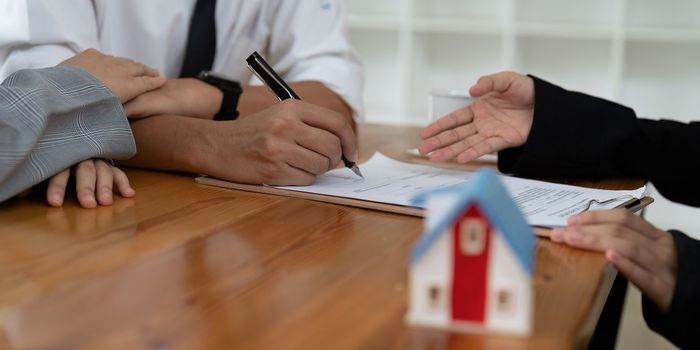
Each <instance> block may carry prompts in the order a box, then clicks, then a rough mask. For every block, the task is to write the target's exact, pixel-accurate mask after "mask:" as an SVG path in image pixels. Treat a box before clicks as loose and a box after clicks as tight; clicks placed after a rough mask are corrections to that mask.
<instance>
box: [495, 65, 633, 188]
mask: <svg viewBox="0 0 700 350" xmlns="http://www.w3.org/2000/svg"><path fill="white" fill-rule="evenodd" d="M530 78H532V79H533V81H534V86H535V110H534V119H533V123H532V128H531V129H530V134H529V135H528V140H527V142H526V143H525V145H523V146H521V147H518V148H513V149H507V150H503V151H501V152H499V154H498V157H499V161H498V166H499V169H500V170H501V171H502V172H504V173H516V174H519V175H526V176H567V177H587V178H602V177H618V176H622V174H621V173H620V171H619V169H617V168H616V167H619V165H618V164H617V163H615V159H614V156H613V154H616V152H615V151H616V150H617V149H619V148H621V147H625V148H626V147H629V145H628V143H629V140H630V139H631V136H630V135H635V134H636V132H635V130H636V116H635V114H634V111H633V110H631V109H630V108H627V107H625V106H622V105H619V104H616V103H613V102H610V101H607V100H604V99H600V98H597V97H593V96H589V95H585V94H582V93H577V92H571V91H567V90H564V89H562V88H561V87H558V86H556V85H553V84H550V83H548V82H546V81H544V80H541V79H539V78H537V77H534V76H530Z"/></svg>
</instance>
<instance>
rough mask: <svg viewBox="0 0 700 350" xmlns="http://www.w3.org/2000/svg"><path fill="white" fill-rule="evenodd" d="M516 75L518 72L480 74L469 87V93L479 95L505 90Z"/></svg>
mask: <svg viewBox="0 0 700 350" xmlns="http://www.w3.org/2000/svg"><path fill="white" fill-rule="evenodd" d="M518 76H519V74H518V73H515V72H500V73H496V74H491V75H485V76H482V77H481V78H479V80H478V81H477V82H476V84H474V85H473V86H472V87H471V88H470V89H469V94H470V95H472V96H474V97H481V96H483V95H486V94H488V93H490V92H506V91H508V89H509V88H510V86H511V84H512V83H513V81H515V79H516V78H517V77H518Z"/></svg>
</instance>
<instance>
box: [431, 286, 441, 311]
mask: <svg viewBox="0 0 700 350" xmlns="http://www.w3.org/2000/svg"><path fill="white" fill-rule="evenodd" d="M441 306H442V293H441V290H440V287H438V286H436V285H432V286H430V287H428V308H429V309H430V310H440V309H441Z"/></svg>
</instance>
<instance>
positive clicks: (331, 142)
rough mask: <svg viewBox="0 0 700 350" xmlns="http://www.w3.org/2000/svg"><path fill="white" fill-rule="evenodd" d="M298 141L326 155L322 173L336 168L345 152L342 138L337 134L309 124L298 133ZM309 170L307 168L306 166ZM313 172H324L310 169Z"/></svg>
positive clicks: (302, 145) (308, 148) (303, 145)
mask: <svg viewBox="0 0 700 350" xmlns="http://www.w3.org/2000/svg"><path fill="white" fill-rule="evenodd" d="M296 143H297V144H298V145H299V146H301V147H303V148H306V149H307V150H310V151H313V152H316V153H318V154H320V155H322V156H324V157H325V158H326V159H327V160H326V164H327V166H326V168H325V170H323V172H322V173H325V172H326V171H328V170H331V169H333V168H335V167H336V166H337V165H338V164H339V163H340V156H341V154H342V152H343V150H342V146H341V144H340V139H339V138H338V136H336V135H335V134H332V133H330V132H328V131H326V130H323V129H318V128H314V127H309V126H307V127H306V128H304V130H303V132H301V133H298V135H296ZM319 166H320V165H319ZM304 169H306V170H308V169H307V168H304ZM310 172H311V173H313V174H322V173H317V172H315V171H310Z"/></svg>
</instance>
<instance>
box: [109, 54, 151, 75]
mask: <svg viewBox="0 0 700 350" xmlns="http://www.w3.org/2000/svg"><path fill="white" fill-rule="evenodd" d="M116 59H117V60H119V61H120V62H121V63H122V64H123V65H124V66H125V67H126V68H127V71H128V72H129V74H130V75H131V76H133V77H139V76H150V77H157V76H159V75H160V72H159V71H158V70H157V69H154V68H151V67H149V66H147V65H145V64H143V63H141V62H138V61H135V60H133V59H131V58H128V57H117V58H116Z"/></svg>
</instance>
